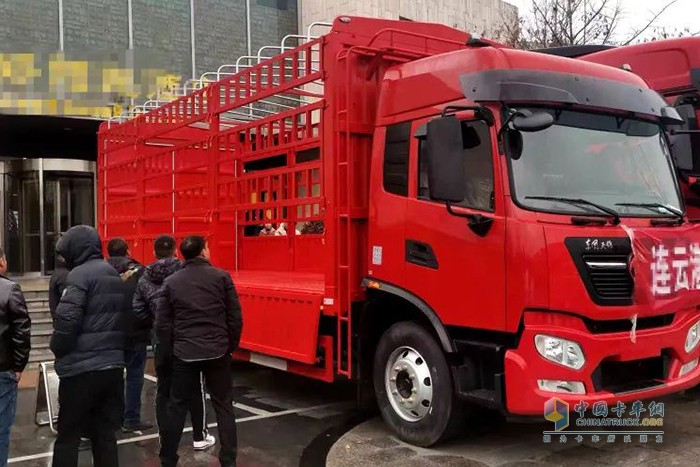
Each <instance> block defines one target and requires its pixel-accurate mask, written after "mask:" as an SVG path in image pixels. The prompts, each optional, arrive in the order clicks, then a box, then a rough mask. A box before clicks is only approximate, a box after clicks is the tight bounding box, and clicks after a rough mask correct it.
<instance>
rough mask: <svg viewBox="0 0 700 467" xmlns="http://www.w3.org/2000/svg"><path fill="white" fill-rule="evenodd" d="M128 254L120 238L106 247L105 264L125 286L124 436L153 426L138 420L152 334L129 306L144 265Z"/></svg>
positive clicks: (127, 248)
mask: <svg viewBox="0 0 700 467" xmlns="http://www.w3.org/2000/svg"><path fill="white" fill-rule="evenodd" d="M129 253H130V252H129V245H127V243H126V242H125V241H124V240H123V239H121V238H113V239H112V240H110V241H109V243H108V244H107V254H108V255H109V258H108V259H107V262H108V263H109V264H111V265H112V267H113V268H114V269H116V271H117V273H118V274H119V277H120V278H121V280H122V282H123V283H124V314H125V316H126V319H127V322H126V323H127V327H126V347H125V348H124V363H125V365H126V393H125V395H124V424H123V426H122V430H123V431H124V432H125V433H131V432H134V431H143V430H148V429H150V428H152V427H153V425H152V424H150V423H145V422H143V421H142V420H141V391H142V389H143V375H144V371H145V369H146V358H147V354H146V347H147V346H148V344H149V343H150V341H151V335H150V331H149V329H148V328H147V327H145V326H143V325H142V324H141V323H140V322H138V321H137V320H136V317H135V315H134V309H133V306H132V303H133V300H134V293H136V286H137V285H138V282H139V279H140V278H141V276H142V275H143V266H141V264H139V262H138V261H136V260H135V259H132V258H131V257H130V254H129Z"/></svg>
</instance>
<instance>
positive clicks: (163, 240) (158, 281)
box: [133, 235, 216, 451]
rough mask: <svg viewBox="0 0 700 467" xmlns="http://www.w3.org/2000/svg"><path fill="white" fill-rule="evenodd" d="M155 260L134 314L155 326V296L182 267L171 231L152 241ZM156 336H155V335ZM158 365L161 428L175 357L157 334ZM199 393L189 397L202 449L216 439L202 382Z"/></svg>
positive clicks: (196, 439) (141, 285) (144, 279)
mask: <svg viewBox="0 0 700 467" xmlns="http://www.w3.org/2000/svg"><path fill="white" fill-rule="evenodd" d="M153 250H154V254H155V257H156V261H154V262H153V263H151V264H149V265H148V266H146V272H145V273H144V274H143V276H142V277H141V279H139V283H138V286H137V287H136V293H134V303H133V304H134V315H135V317H136V319H137V320H138V321H140V322H141V323H143V324H144V325H145V326H146V327H149V328H150V327H152V326H153V322H154V321H155V314H156V298H157V297H158V295H159V294H160V293H162V291H163V281H165V279H166V278H167V277H169V276H171V275H172V274H173V273H175V272H177V271H179V270H180V269H181V268H182V263H181V262H180V260H179V259H177V258H175V256H174V255H175V239H174V238H173V237H171V236H170V235H161V236H160V237H158V238H156V241H155V242H154V244H153ZM154 337H155V336H154ZM153 344H154V349H155V359H154V360H155V367H156V376H157V377H158V389H157V391H156V421H157V422H158V428H159V430H160V431H161V432H162V431H163V429H164V428H165V426H166V425H165V424H166V419H167V410H168V400H169V399H170V388H171V386H172V367H173V359H172V357H171V356H170V355H167V354H165V352H163V349H162V347H161V346H160V345H159V344H158V341H157V340H155V338H154V343H153ZM197 390H198V392H197V394H195V395H194V397H192V399H191V400H190V402H191V403H190V406H189V410H190V418H191V419H192V439H193V441H194V443H193V446H194V449H195V450H196V451H202V450H204V449H207V448H209V447H211V446H212V445H214V443H216V439H215V438H214V436H212V435H210V434H209V433H208V431H207V423H206V400H205V399H204V394H203V391H202V388H201V385H200V386H197Z"/></svg>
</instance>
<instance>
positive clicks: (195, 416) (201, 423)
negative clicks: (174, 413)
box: [154, 346, 208, 441]
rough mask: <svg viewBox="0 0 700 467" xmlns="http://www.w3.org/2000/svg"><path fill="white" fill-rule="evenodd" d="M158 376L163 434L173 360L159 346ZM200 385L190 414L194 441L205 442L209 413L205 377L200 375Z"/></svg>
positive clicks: (159, 415)
mask: <svg viewBox="0 0 700 467" xmlns="http://www.w3.org/2000/svg"><path fill="white" fill-rule="evenodd" d="M154 360H155V365H156V376H157V377H158V389H157V391H156V421H157V422H158V430H159V431H160V432H161V433H163V432H164V431H165V428H166V424H167V419H168V401H169V400H170V390H171V388H172V384H173V359H172V357H170V356H167V355H163V352H161V351H160V349H159V348H158V346H156V347H155V359H154ZM199 380H200V384H199V385H198V386H197V392H196V393H195V394H194V395H193V396H192V398H191V399H190V405H189V412H190V418H191V419H192V439H194V441H204V438H206V437H207V434H208V432H207V419H206V417H207V411H206V400H205V398H204V390H203V387H202V386H203V385H204V376H203V375H202V373H200V374H199Z"/></svg>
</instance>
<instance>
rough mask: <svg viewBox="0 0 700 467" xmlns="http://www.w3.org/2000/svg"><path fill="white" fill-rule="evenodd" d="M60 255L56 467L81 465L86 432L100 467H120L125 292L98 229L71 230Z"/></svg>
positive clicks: (55, 335)
mask: <svg viewBox="0 0 700 467" xmlns="http://www.w3.org/2000/svg"><path fill="white" fill-rule="evenodd" d="M56 251H57V253H58V254H59V255H61V256H62V257H63V259H64V260H65V262H66V267H67V269H68V271H69V272H68V277H67V278H66V287H65V290H64V291H63V294H62V297H61V299H60V301H59V303H58V307H57V308H56V316H55V318H54V331H53V335H52V336H51V351H52V352H53V353H54V355H55V356H56V364H55V368H56V373H57V374H58V377H59V378H60V384H59V387H58V403H59V405H60V407H61V410H60V411H59V414H58V436H57V438H56V443H55V445H54V455H53V467H64V466H65V467H75V466H77V465H78V444H79V440H80V434H81V432H82V430H86V431H87V432H88V433H89V435H90V439H91V441H92V454H93V459H94V463H95V465H97V466H101V467H117V466H118V465H119V460H118V456H117V440H116V435H115V431H116V430H117V429H119V426H120V424H121V419H122V414H123V410H124V378H123V371H124V340H125V336H124V326H125V322H124V303H123V302H124V286H123V284H122V281H121V279H119V275H118V274H117V271H115V270H114V268H113V267H111V266H110V265H109V264H107V263H106V262H105V261H104V260H103V257H102V242H101V240H100V236H99V235H98V234H97V231H96V230H95V229H94V228H93V227H89V226H87V225H78V226H75V227H72V228H71V229H70V230H68V231H67V232H66V233H65V235H63V237H61V239H60V240H59V241H58V244H57V245H56Z"/></svg>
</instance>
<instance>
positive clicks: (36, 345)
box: [32, 334, 51, 350]
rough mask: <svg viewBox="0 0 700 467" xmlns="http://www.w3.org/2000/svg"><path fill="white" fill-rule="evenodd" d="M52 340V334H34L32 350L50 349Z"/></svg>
mask: <svg viewBox="0 0 700 467" xmlns="http://www.w3.org/2000/svg"><path fill="white" fill-rule="evenodd" d="M50 342H51V334H39V335H32V350H34V349H48V348H49V343H50Z"/></svg>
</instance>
